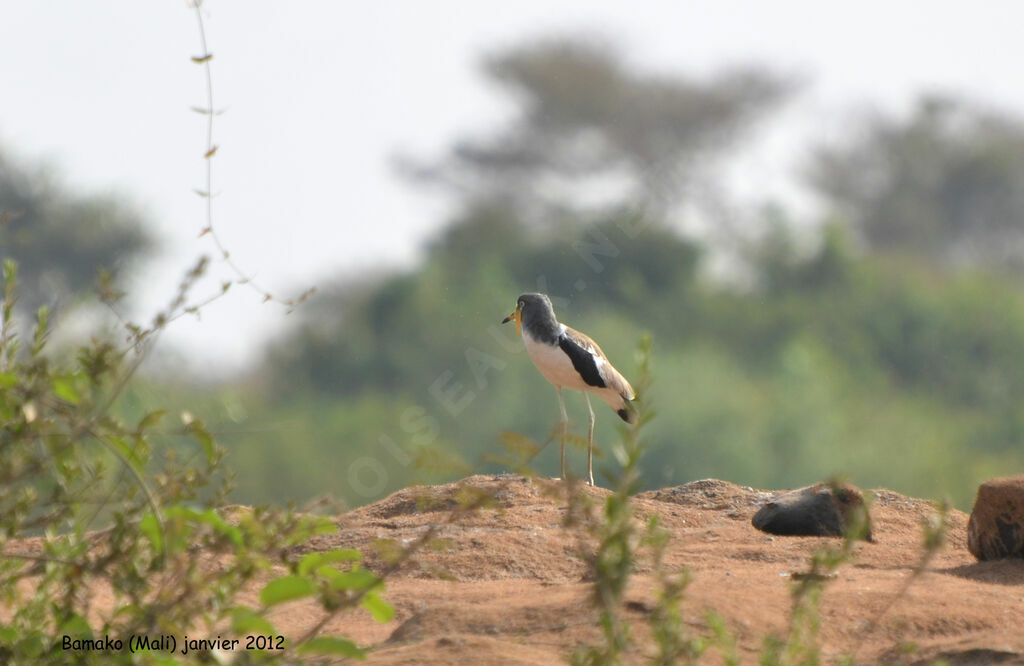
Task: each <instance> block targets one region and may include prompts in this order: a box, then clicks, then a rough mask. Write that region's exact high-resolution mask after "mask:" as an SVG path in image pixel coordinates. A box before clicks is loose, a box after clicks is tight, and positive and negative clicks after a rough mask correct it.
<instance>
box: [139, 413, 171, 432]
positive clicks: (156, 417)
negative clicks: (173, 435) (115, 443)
mask: <svg viewBox="0 0 1024 666" xmlns="http://www.w3.org/2000/svg"><path fill="white" fill-rule="evenodd" d="M165 414H167V410H166V409H156V410H153V411H152V412H148V413H147V414H146V415H145V416H143V417H142V418H141V419H140V420H139V425H138V427H136V428H135V430H136V432H142V431H144V430H146V429H148V428H152V427H153V426H155V425H157V424H158V423H160V421H161V420H163V418H164V415H165Z"/></svg>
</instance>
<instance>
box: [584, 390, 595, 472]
mask: <svg viewBox="0 0 1024 666" xmlns="http://www.w3.org/2000/svg"><path fill="white" fill-rule="evenodd" d="M583 395H584V396H586V398H587V411H589V412H590V434H588V435H587V477H588V478H589V479H590V485H594V408H593V407H591V406H590V394H589V393H587V392H586V391H584V392H583Z"/></svg>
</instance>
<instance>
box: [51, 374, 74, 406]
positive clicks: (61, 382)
mask: <svg viewBox="0 0 1024 666" xmlns="http://www.w3.org/2000/svg"><path fill="white" fill-rule="evenodd" d="M53 394H54V395H56V396H57V397H58V398H60V399H62V400H66V401H68V402H70V403H71V404H72V405H77V404H78V403H79V401H80V400H81V398H79V397H78V391H76V390H75V386H74V384H73V383H72V381H71V378H70V377H58V378H56V379H54V380H53Z"/></svg>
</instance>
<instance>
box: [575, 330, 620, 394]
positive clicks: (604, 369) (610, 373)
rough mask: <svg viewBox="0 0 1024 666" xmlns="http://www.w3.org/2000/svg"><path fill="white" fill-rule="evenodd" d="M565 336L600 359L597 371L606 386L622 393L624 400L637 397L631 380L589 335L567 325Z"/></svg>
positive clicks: (597, 363)
mask: <svg viewBox="0 0 1024 666" xmlns="http://www.w3.org/2000/svg"><path fill="white" fill-rule="evenodd" d="M565 336H566V337H567V338H568V339H569V340H570V341H571V342H572V343H574V344H576V345H578V346H579V347H582V348H583V349H584V350H585V351H587V352H588V353H589V354H590V355H592V356H593V357H594V358H595V360H597V359H600V361H598V362H596V363H595V365H596V366H597V371H598V372H599V373H600V374H601V379H602V380H604V385H605V386H607V387H608V388H610V389H612V390H614V391H615V392H616V393H618V394H619V395H621V396H622V398H623V399H624V400H632V399H633V398H635V397H636V394H635V393H634V392H633V387H632V386H630V385H629V382H628V381H626V378H625V377H623V376H622V373H621V372H619V371H618V370H616V369H615V366H613V365H612V364H611V361H609V360H608V357H607V356H605V355H604V352H603V351H601V347H600V346H598V344H597V343H596V342H594V340H593V339H592V338H591V337H590V336H589V335H587V334H586V333H581V332H580V331H577V330H576V329H575V328H570V327H569V326H566V327H565Z"/></svg>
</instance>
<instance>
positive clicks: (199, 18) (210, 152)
mask: <svg viewBox="0 0 1024 666" xmlns="http://www.w3.org/2000/svg"><path fill="white" fill-rule="evenodd" d="M202 5H203V3H202V0H194V2H193V3H192V9H193V11H195V15H196V22H197V24H198V26H199V45H200V53H199V55H198V56H194V57H193V58H192V61H193V62H195V63H197V64H199V65H200V66H202V68H203V74H204V77H205V79H206V108H203V109H199V108H196V109H195V110H196V111H197V112H199V113H202V114H204V115H205V116H206V147H205V150H204V151H203V158H204V159H205V160H206V174H205V181H206V182H205V188H206V189H205V190H204V191H197V194H199V196H201V197H203V198H204V199H205V200H206V205H205V209H206V226H205V227H204V228H203V230H202V231H201V232H200V233H199V235H200V236H207V235H208V236H209V237H210V238H211V239H212V240H213V244H214V245H215V246H216V248H217V251H218V252H219V253H220V256H221V259H223V261H224V263H226V264H227V265H228V266H229V267H230V268H231V270H232V271H234V273H235V275H236V276H237V279H236V282H237V283H238V284H245V285H248V286H249V287H250V288H252V289H253V290H255V291H256V292H257V293H258V294H260V295H261V296H262V297H263V302H264V303H266V302H267V301H274V302H276V303H280V304H281V305H285V306H287V307H289V308H293V307H295V306H296V305H299V304H300V303H303V302H305V301H306V300H307V299H308V298H309V297H310V296H312V295H313V294H315V293H316V287H311V288H309V289H307V290H306V291H304V292H302V294H300V295H299V296H298V297H297V298H288V299H281V298H278V297H276V296H274V295H273V294H272V293H270V290H268V289H267V288H266V287H264V286H262V285H261V284H259V283H258V282H256V280H255V279H254V278H253V277H252V276H251V275H248V274H246V272H245V271H243V270H242V268H241V266H239V265H238V264H237V263H235V261H234V260H233V259H232V258H231V253H230V252H228V249H227V248H226V247H225V246H224V243H223V242H222V241H221V238H220V235H219V234H218V233H217V229H216V228H215V227H214V226H213V197H214V193H213V158H214V156H215V155H216V154H217V148H218V147H217V145H216V144H214V143H213V118H214V116H215V115H217V112H216V110H215V107H214V105H213V72H212V69H211V67H210V61H211V60H212V59H213V54H212V53H210V50H209V48H208V46H207V41H206V26H205V24H204V22H203V12H202ZM225 291H226V290H225Z"/></svg>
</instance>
